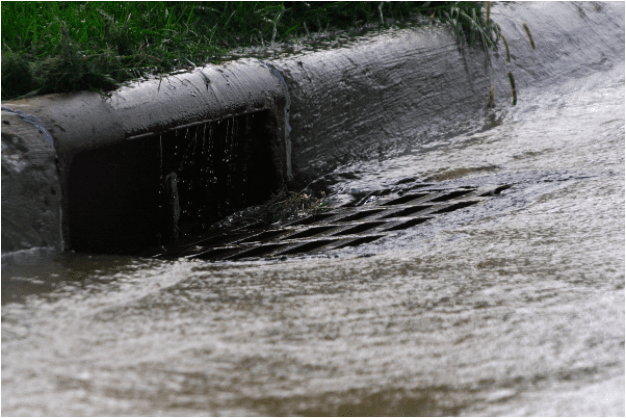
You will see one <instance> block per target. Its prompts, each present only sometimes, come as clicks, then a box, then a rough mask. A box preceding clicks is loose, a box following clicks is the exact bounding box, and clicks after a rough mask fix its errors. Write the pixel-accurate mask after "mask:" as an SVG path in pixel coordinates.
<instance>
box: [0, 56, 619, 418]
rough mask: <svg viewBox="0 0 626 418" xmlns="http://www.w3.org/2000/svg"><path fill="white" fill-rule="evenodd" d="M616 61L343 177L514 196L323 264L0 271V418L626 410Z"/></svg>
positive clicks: (69, 257)
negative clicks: (491, 189) (488, 188)
mask: <svg viewBox="0 0 626 418" xmlns="http://www.w3.org/2000/svg"><path fill="white" fill-rule="evenodd" d="M624 100H625V98H624V68H623V66H621V65H617V66H615V67H614V68H613V69H611V70H610V71H608V72H598V73H596V74H592V75H587V76H585V77H583V78H573V79H565V80H562V82H560V83H555V84H554V85H552V86H549V87H543V88H541V89H539V88H536V89H534V90H533V89H532V88H529V89H527V90H525V91H524V94H523V96H521V97H520V100H519V102H518V105H517V106H516V107H508V108H505V109H500V111H499V112H498V118H497V120H495V121H490V120H489V118H485V120H484V121H476V123H474V124H472V125H471V126H470V127H468V128H467V129H466V130H465V131H464V132H461V133H459V132H458V131H457V132H456V133H455V134H454V135H449V134H447V133H446V132H439V133H433V135H432V136H430V137H428V138H425V137H421V138H408V139H407V142H405V144H409V145H408V146H407V148H406V149H403V150H402V151H401V152H400V151H398V152H396V153H389V154H388V155H381V156H380V157H379V158H377V159H373V160H371V161H368V162H353V163H351V164H350V165H345V166H342V167H339V168H338V169H337V170H336V171H335V172H334V173H333V174H332V175H331V177H333V178H334V179H335V181H334V185H333V186H332V187H333V190H334V191H335V192H336V193H338V194H339V195H340V194H342V193H344V194H345V193H349V192H350V191H351V190H355V189H356V190H361V191H362V190H376V189H381V188H385V187H389V186H390V185H393V184H396V183H398V182H402V181H405V182H407V181H411V180H407V179H415V180H416V181H431V182H434V181H436V182H442V183H444V184H445V185H449V186H455V187H456V186H463V185H474V186H480V185H488V184H494V185H495V184H502V183H507V184H512V185H513V187H511V188H510V189H508V190H506V191H504V192H503V193H502V194H500V195H498V196H494V197H493V198H492V199H490V200H488V201H487V202H486V203H485V204H484V205H480V206H477V207H475V208H474V209H472V210H464V211H457V212H453V213H450V214H448V215H447V216H445V217H441V218H436V219H434V220H432V221H431V222H429V223H426V224H423V225H419V226H416V227H415V228H413V229H408V230H402V231H398V232H397V233H395V235H393V236H388V237H385V238H383V239H381V240H378V241H374V242H372V243H369V244H364V245H362V246H359V247H355V248H345V249H341V250H336V251H334V252H330V253H327V254H325V255H321V256H313V257H312V256H307V257H301V258H294V259H289V260H287V261H284V260H283V261H280V260H269V261H256V262H238V263H234V262H230V263H229V262H222V263H214V264H212V263H206V262H203V261H183V260H177V261H161V260H150V259H141V258H133V257H121V256H98V255H83V254H72V253H70V254H58V253H53V252H49V251H47V250H41V249H39V250H37V249H35V250H29V251H23V252H18V253H13V254H7V255H3V257H2V414H3V415H208V414H217V415H268V414H269V415H275V414H277V415H338V414H339V415H342V414H354V415H622V416H623V415H624V413H625V411H624V339H625V337H624V268H625V266H624V251H625V244H624V233H625V231H624V206H625V205H624V145H625V144H624V125H625V124H624V111H625V109H624Z"/></svg>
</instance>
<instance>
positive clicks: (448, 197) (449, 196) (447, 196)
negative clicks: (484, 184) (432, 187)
mask: <svg viewBox="0 0 626 418" xmlns="http://www.w3.org/2000/svg"><path fill="white" fill-rule="evenodd" d="M472 191H473V190H457V191H455V192H452V193H448V194H444V195H443V196H439V197H437V198H435V199H433V200H431V202H445V201H446V200H451V199H454V198H455V197H459V196H463V195H464V194H468V193H470V192H472Z"/></svg>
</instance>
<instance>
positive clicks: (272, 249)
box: [229, 244, 287, 260]
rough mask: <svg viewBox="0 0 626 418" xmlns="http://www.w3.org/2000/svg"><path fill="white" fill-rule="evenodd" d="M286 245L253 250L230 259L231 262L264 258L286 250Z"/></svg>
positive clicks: (266, 246) (265, 246) (267, 246)
mask: <svg viewBox="0 0 626 418" xmlns="http://www.w3.org/2000/svg"><path fill="white" fill-rule="evenodd" d="M286 246H287V245H286V244H269V245H263V246H261V247H256V248H252V249H250V250H246V251H243V252H241V253H239V254H236V255H234V256H232V257H230V258H229V260H241V259H242V258H251V257H262V256H265V255H268V254H270V253H273V252H275V251H277V250H279V249H281V248H285V247H286Z"/></svg>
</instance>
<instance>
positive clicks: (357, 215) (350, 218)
mask: <svg viewBox="0 0 626 418" xmlns="http://www.w3.org/2000/svg"><path fill="white" fill-rule="evenodd" d="M383 211H384V209H372V210H363V211H361V212H357V213H355V214H353V215H349V216H346V217H345V218H340V219H337V222H350V221H358V220H359V219H363V218H367V217H368V216H372V215H375V214H377V213H380V212H383Z"/></svg>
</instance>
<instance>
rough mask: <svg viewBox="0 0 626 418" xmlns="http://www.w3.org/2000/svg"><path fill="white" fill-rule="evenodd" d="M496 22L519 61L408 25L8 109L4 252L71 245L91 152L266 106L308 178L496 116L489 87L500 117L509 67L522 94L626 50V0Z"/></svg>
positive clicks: (524, 8)
mask: <svg viewBox="0 0 626 418" xmlns="http://www.w3.org/2000/svg"><path fill="white" fill-rule="evenodd" d="M492 17H493V19H494V20H495V21H496V22H498V23H499V24H500V26H501V27H502V32H503V34H504V36H505V37H506V39H507V41H508V45H509V49H510V51H511V62H510V63H507V62H506V60H505V57H504V55H505V54H504V47H503V44H502V43H500V52H499V54H497V55H495V56H489V55H488V54H486V53H485V52H483V51H479V50H475V51H468V50H467V49H465V48H461V47H459V45H458V43H457V41H456V39H455V38H454V37H453V35H452V34H451V33H450V31H449V30H447V29H445V28H423V29H411V30H408V29H407V30H400V31H396V32H394V33H390V34H383V35H378V36H375V37H373V38H370V39H365V40H362V41H360V42H357V43H356V44H354V45H351V46H350V47H348V48H340V49H337V50H331V51H323V52H316V53H310V54H303V55H298V56H292V57H289V58H283V59H277V60H273V61H270V62H269V64H266V63H263V62H260V61H258V60H253V59H244V60H239V61H235V62H231V63H227V64H225V65H220V66H206V67H202V68H198V69H196V70H195V71H193V72H191V73H188V74H183V75H177V76H169V77H164V78H163V79H161V80H159V79H157V80H152V81H148V82H145V83H141V84H137V85H134V86H132V87H124V88H122V89H119V90H117V91H115V92H113V93H112V94H111V96H110V97H108V98H102V97H100V96H99V95H98V94H96V93H88V92H81V93H77V94H72V95H50V96H44V97H39V98H34V99H30V100H24V101H14V102H10V103H3V104H2V106H3V111H2V121H3V123H2V147H3V148H2V150H3V151H2V187H3V191H2V226H3V228H2V251H3V252H5V251H15V250H18V249H23V248H29V247H33V246H56V247H57V248H64V249H71V248H73V246H72V242H71V236H72V233H71V231H70V226H69V225H70V223H69V221H68V216H67V214H68V213H69V210H70V208H69V199H68V182H69V181H70V178H71V176H76V175H80V173H72V172H71V170H70V167H71V166H72V163H73V160H74V159H75V157H76V156H77V155H79V154H80V153H83V152H86V151H90V150H95V149H101V148H105V147H110V146H113V145H116V144H117V145H120V144H121V145H120V146H122V147H123V146H124V145H123V144H129V143H131V142H133V141H134V140H138V139H141V138H156V137H157V136H158V135H160V134H161V133H166V132H168V131H171V130H173V129H180V128H181V127H184V126H188V125H190V124H197V123H209V122H211V121H217V120H222V119H227V118H233V117H235V116H238V115H245V114H249V113H254V112H260V111H267V112H268V113H267V114H269V115H271V119H272V126H273V128H272V129H273V131H272V132H273V138H274V139H273V140H272V144H271V147H272V152H271V155H272V159H273V163H274V168H275V170H276V171H277V173H278V174H277V175H278V177H279V178H282V179H283V181H289V180H290V179H292V178H295V179H296V180H299V181H300V183H303V182H306V181H308V180H311V179H313V178H315V177H316V176H319V175H320V174H323V173H326V172H328V171H330V170H332V169H334V168H335V167H337V166H339V165H341V164H346V163H349V162H351V161H358V160H367V159H371V158H375V157H377V156H381V155H385V154H386V153H389V152H390V151H398V150H401V149H403V148H404V147H407V146H410V142H411V141H421V140H427V138H428V137H429V135H430V134H431V133H433V132H438V131H440V130H441V129H444V128H449V127H450V126H451V125H454V124H459V123H462V122H467V121H470V120H476V119H480V118H485V117H487V116H488V114H489V113H490V112H493V110H490V111H487V110H485V106H486V104H487V95H488V91H489V87H490V86H491V84H492V83H494V84H495V86H496V97H497V106H496V109H503V108H504V107H506V106H508V105H509V104H510V102H511V95H510V86H509V79H508V76H507V74H508V72H509V71H510V72H512V73H513V74H514V76H515V81H516V84H517V94H518V98H519V100H524V99H525V96H524V94H525V91H526V90H527V89H529V88H534V87H541V86H542V85H545V84H547V83H554V82H557V81H560V80H563V79H564V78H567V77H570V76H580V75H581V74H584V73H585V72H591V71H599V70H603V69H605V68H609V67H610V66H611V65H612V63H613V62H615V59H613V58H611V59H609V58H610V57H622V59H623V56H624V48H623V47H624V3H621V2H620V3H606V4H596V3H560V2H559V3H522V4H508V3H505V4H500V3H498V4H495V5H494V6H493V7H492ZM523 23H526V24H527V25H528V26H529V28H530V29H531V32H532V35H533V37H534V42H535V44H536V49H533V48H532V47H531V44H530V42H529V39H528V35H527V34H526V32H525V31H524V29H523V26H522V25H523ZM285 85H286V88H285ZM4 108H7V109H10V110H6V111H5V110H4ZM15 111H19V112H21V115H20V114H18V113H15ZM24 115H31V116H32V117H33V118H34V119H33V120H36V121H37V122H35V123H38V124H40V126H41V128H43V129H40V128H39V127H38V126H37V125H33V123H31V122H32V121H31V122H29V121H28V120H26V119H25V118H24V117H23V116H24ZM289 125H290V127H291V132H289V129H290V128H289ZM44 131H46V132H48V133H49V135H50V137H51V138H52V139H53V144H54V149H52V148H51V145H50V142H49V139H50V138H49V137H47V135H46V134H45V133H44ZM55 153H56V154H55ZM55 158H56V163H55ZM146 158H149V157H146ZM55 173H58V175H57V176H55ZM275 186H278V184H277V185H275ZM59 219H60V220H61V223H60V225H61V227H59Z"/></svg>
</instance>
